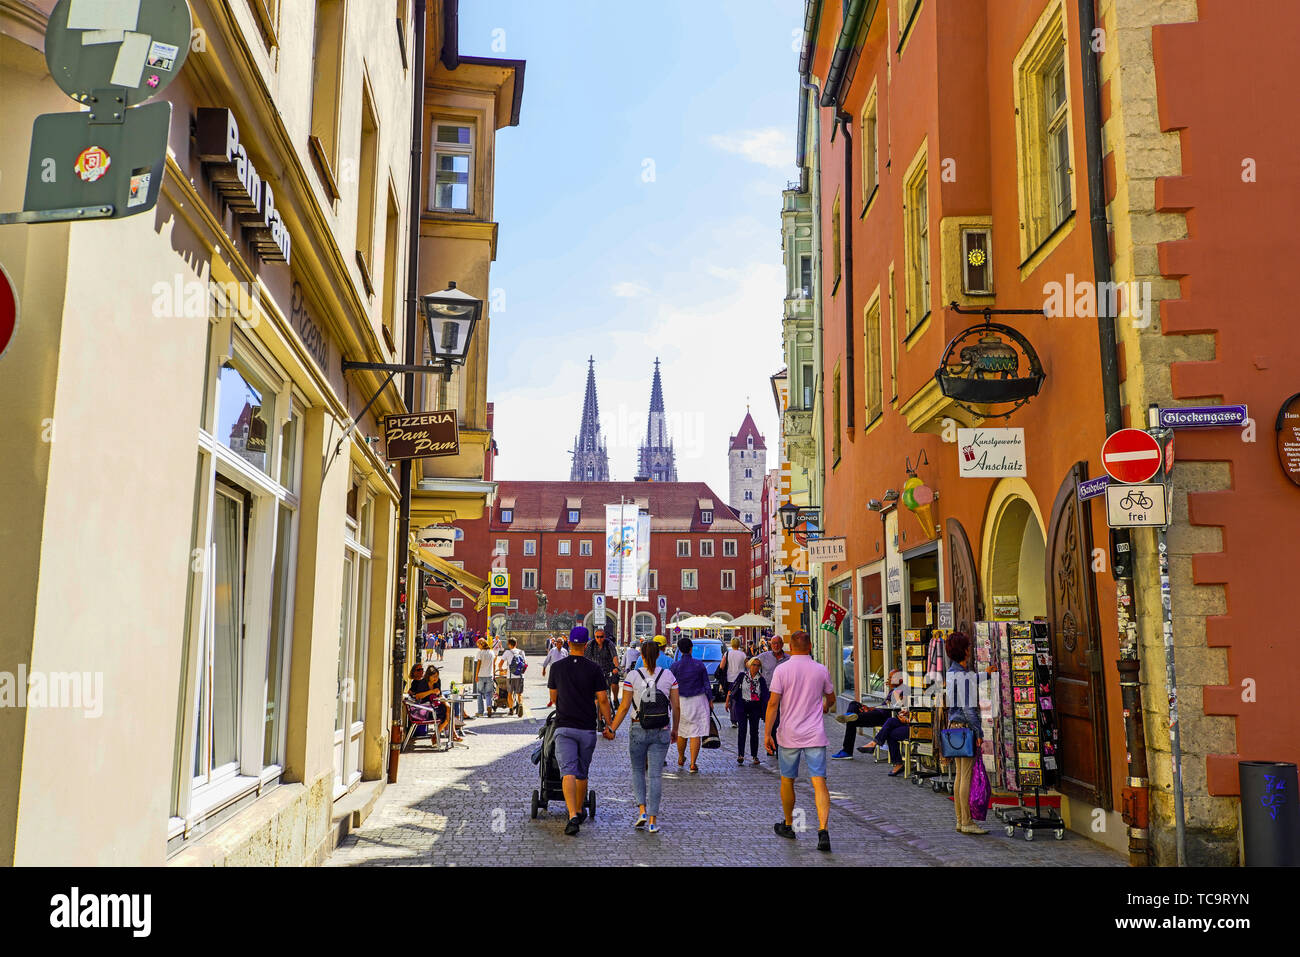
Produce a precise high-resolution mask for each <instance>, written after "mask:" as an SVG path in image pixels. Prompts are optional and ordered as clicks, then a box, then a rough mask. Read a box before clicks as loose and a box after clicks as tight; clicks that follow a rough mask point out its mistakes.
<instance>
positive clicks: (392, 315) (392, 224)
mask: <svg viewBox="0 0 1300 957" xmlns="http://www.w3.org/2000/svg"><path fill="white" fill-rule="evenodd" d="M401 217H402V214H401V206H399V205H398V202H397V193H396V192H395V191H394V190H393V186H392V184H391V183H390V184H389V186H388V210H387V212H386V214H385V216H384V304H383V312H382V314H381V315H380V317H379V320H380V322H381V323H382V324H383V330H384V341H385V342H386V343H387V344H388V348H389V350H390V351H391V352H394V353H396V352H397V339H398V334H397V330H398V328H399V325H400V322H401V316H400V315H399V313H400V311H401V303H402V296H401V292H400V290H399V288H398V282H399V279H400V275H401V274H400V271H399V267H400V265H401V263H400V262H399V260H401V258H402V257H401V255H400V252H401V249H402V235H401Z"/></svg>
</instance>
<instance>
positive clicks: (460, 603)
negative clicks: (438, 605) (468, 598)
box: [448, 598, 465, 608]
mask: <svg viewBox="0 0 1300 957" xmlns="http://www.w3.org/2000/svg"><path fill="white" fill-rule="evenodd" d="M448 607H449V608H464V607H465V599H464V598H453V599H451V601H450V603H449V604H448Z"/></svg>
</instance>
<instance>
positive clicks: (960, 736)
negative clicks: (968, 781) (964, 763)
mask: <svg viewBox="0 0 1300 957" xmlns="http://www.w3.org/2000/svg"><path fill="white" fill-rule="evenodd" d="M939 749H940V751H942V753H943V756H944V757H945V758H973V757H975V732H974V731H972V730H971V729H970V728H967V727H960V726H959V727H953V728H944V729H943V730H942V731H940V732H939Z"/></svg>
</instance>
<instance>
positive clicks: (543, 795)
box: [532, 711, 596, 821]
mask: <svg viewBox="0 0 1300 957" xmlns="http://www.w3.org/2000/svg"><path fill="white" fill-rule="evenodd" d="M537 736H538V737H539V738H541V739H542V743H541V744H539V745H538V746H537V747H536V749H534V751H533V754H532V759H533V764H535V765H537V770H538V775H539V777H540V784H539V785H538V788H537V790H536V791H534V792H533V818H534V819H536V818H537V812H538V811H539V810H541V811H547V812H549V811H550V808H549V807H547V805H549V804H550V802H552V801H559V802H560V803H561V804H563V803H564V787H563V785H562V783H561V779H560V763H559V761H557V760H556V758H555V712H554V711H552V712H551V713H550V714H548V715H547V716H546V724H544V725H543V726H542V730H540V731H538V732H537ZM587 817H588V819H589V820H592V821H594V820H595V819H596V792H595V790H589V791H587Z"/></svg>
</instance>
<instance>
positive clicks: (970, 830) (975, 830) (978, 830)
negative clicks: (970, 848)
mask: <svg viewBox="0 0 1300 957" xmlns="http://www.w3.org/2000/svg"><path fill="white" fill-rule="evenodd" d="M960 830H961V832H962V833H963V834H987V833H988V831H986V830H984V828H982V827H980V826H979V825H978V824H966V825H963V826H962V827H961V828H960Z"/></svg>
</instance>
